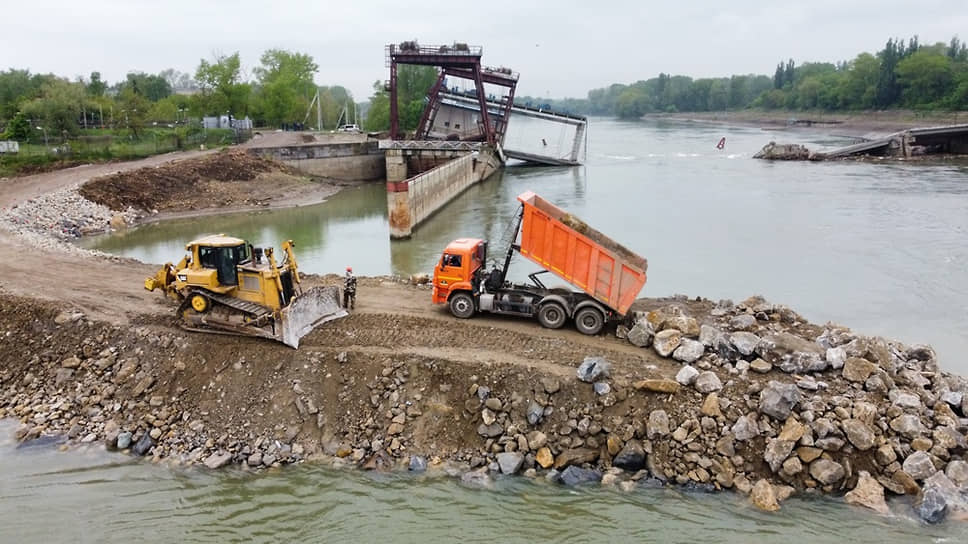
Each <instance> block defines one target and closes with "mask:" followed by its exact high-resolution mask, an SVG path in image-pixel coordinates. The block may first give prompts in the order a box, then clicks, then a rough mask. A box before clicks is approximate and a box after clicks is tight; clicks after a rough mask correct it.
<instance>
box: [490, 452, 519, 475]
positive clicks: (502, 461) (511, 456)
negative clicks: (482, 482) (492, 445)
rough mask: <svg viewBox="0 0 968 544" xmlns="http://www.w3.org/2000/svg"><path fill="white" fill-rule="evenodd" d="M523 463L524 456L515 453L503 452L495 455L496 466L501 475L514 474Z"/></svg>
mask: <svg viewBox="0 0 968 544" xmlns="http://www.w3.org/2000/svg"><path fill="white" fill-rule="evenodd" d="M522 463H524V455H522V454H521V453H520V452H517V451H505V452H501V453H499V454H497V464H498V466H499V467H500V468H501V473H502V474H515V473H516V472H517V471H518V470H519V469H520V468H521V464H522Z"/></svg>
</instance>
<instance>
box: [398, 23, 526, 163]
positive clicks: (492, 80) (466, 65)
mask: <svg viewBox="0 0 968 544" xmlns="http://www.w3.org/2000/svg"><path fill="white" fill-rule="evenodd" d="M482 52H483V48H482V47H480V46H468V45H467V44H463V43H455V44H453V45H434V46H421V45H419V44H417V42H415V41H409V42H402V43H400V44H390V45H387V46H386V56H387V61H388V64H389V68H390V85H389V87H390V139H391V140H397V139H400V137H401V135H400V117H399V112H398V110H397V64H415V65H418V66H435V67H437V68H439V73H438V76H437V81H436V82H435V83H434V86H433V87H432V88H431V89H430V90H429V92H428V99H429V101H428V103H427V107H426V108H424V112H423V115H422V116H421V117H420V123H419V125H418V126H417V130H416V133H415V139H418V140H420V139H425V138H426V137H427V134H428V133H429V132H430V128H431V125H433V119H434V116H435V115H436V113H437V110H438V109H439V108H440V102H441V96H440V95H441V91H446V89H443V85H444V80H445V78H446V77H447V76H453V77H456V78H462V79H468V80H471V81H473V82H474V87H475V89H476V94H477V101H478V107H479V109H480V115H481V129H482V132H483V136H484V139H485V141H486V142H487V143H488V144H491V145H494V144H495V143H503V140H504V134H505V133H506V132H507V125H508V121H509V120H510V118H511V107H512V105H513V103H514V90H515V87H516V86H517V81H518V75H517V74H516V73H513V72H512V71H511V70H508V69H507V68H487V67H483V68H482V67H481V54H482ZM484 83H488V84H491V85H499V86H502V87H506V88H507V89H508V94H507V95H506V96H504V97H502V99H501V103H502V104H501V105H502V109H501V115H500V118H499V119H497V120H495V122H494V123H492V121H491V117H490V115H489V114H488V109H487V95H486V93H485V91H484Z"/></svg>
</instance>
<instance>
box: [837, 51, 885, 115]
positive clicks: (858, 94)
mask: <svg viewBox="0 0 968 544" xmlns="http://www.w3.org/2000/svg"><path fill="white" fill-rule="evenodd" d="M880 68H881V66H880V61H879V60H877V57H875V56H874V55H871V54H870V53H861V54H860V55H857V58H855V59H854V60H852V61H851V62H850V63H849V64H848V66H847V73H846V77H845V78H844V81H843V85H842V90H841V96H842V97H843V103H842V105H843V107H845V108H847V109H870V108H873V107H874V98H875V93H876V92H877V78H878V73H879V72H880Z"/></svg>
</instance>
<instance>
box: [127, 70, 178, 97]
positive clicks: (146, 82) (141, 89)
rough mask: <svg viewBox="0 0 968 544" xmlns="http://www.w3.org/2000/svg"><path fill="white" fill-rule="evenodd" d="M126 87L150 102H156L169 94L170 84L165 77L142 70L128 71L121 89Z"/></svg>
mask: <svg viewBox="0 0 968 544" xmlns="http://www.w3.org/2000/svg"><path fill="white" fill-rule="evenodd" d="M126 87H127V88H131V90H132V91H134V92H135V93H137V94H140V95H141V96H143V97H145V98H147V99H148V100H150V101H152V102H157V101H159V100H161V99H162V98H165V97H167V96H170V95H171V85H169V84H168V81H166V80H165V78H163V77H161V76H159V75H151V74H146V73H144V72H129V73H128V76H127V78H126V80H125V82H124V83H123V84H122V85H121V88H122V90H123V89H124V88H126Z"/></svg>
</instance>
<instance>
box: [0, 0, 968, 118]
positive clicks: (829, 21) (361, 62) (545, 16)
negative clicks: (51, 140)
mask: <svg viewBox="0 0 968 544" xmlns="http://www.w3.org/2000/svg"><path fill="white" fill-rule="evenodd" d="M963 2H964V0H921V1H920V2H917V3H912V2H910V0H905V1H899V0H811V1H810V2H791V1H785V2H783V1H781V2H766V1H763V0H756V1H752V0H720V1H709V0H678V1H675V0H672V1H670V0H664V1H652V0H638V1H635V0H628V1H626V0H598V1H595V2H591V1H587V0H585V1H572V0H558V1H543V2H531V1H528V0H516V1H515V0H490V1H488V2H480V3H473V2H468V1H466V0H464V1H453V2H428V1H423V0H397V1H394V2H388V1H383V0H380V1H366V0H356V1H353V0H349V1H343V2H326V1H318V0H317V1H314V2H306V1H283V0H275V1H273V0H268V1H267V0H261V1H252V0H236V1H224V0H165V1H162V2H158V1H150V2H147V1H143V0H127V1H120V0H118V1H109V0H83V1H81V2H78V1H76V0H71V1H63V0H37V1H33V2H14V1H7V2H4V4H6V5H5V6H4V7H3V8H2V10H0V11H2V23H0V70H4V69H9V68H20V69H23V68H27V69H29V70H30V71H31V72H34V73H48V72H53V73H55V74H57V75H60V76H65V77H69V78H71V79H75V78H77V77H78V76H83V77H85V78H87V77H88V76H89V75H90V73H91V72H92V71H100V72H101V75H102V79H105V80H107V81H108V82H109V83H113V82H116V81H118V80H121V79H123V78H124V76H125V74H127V73H128V72H130V71H143V72H147V73H158V72H160V71H161V70H164V69H166V68H174V69H176V70H179V71H182V72H189V73H192V74H194V72H195V69H196V68H197V67H198V64H199V61H200V60H201V59H203V58H204V59H212V58H213V55H215V54H218V53H223V54H232V53H234V52H236V51H238V52H239V53H240V56H241V59H242V63H243V68H244V70H245V71H246V74H247V75H248V76H249V77H253V76H252V68H254V67H256V66H258V65H259V57H260V56H261V55H262V53H263V52H264V51H265V50H266V49H270V48H281V49H287V50H290V51H297V52H301V53H307V54H309V55H312V56H313V58H314V59H315V61H316V63H317V64H318V65H319V73H318V74H317V76H316V81H317V83H319V84H320V85H343V86H344V87H347V88H348V89H350V91H352V93H353V95H354V97H355V98H356V99H357V100H360V101H362V100H364V99H366V98H367V97H368V96H369V95H370V94H372V85H373V83H374V81H377V80H384V79H387V78H388V77H389V75H388V70H387V68H386V67H385V65H384V45H385V44H388V43H399V42H401V41H404V40H413V39H416V40H417V41H418V42H419V43H421V44H427V45H430V44H450V43H453V42H464V43H468V44H471V45H481V46H483V48H484V57H483V62H484V64H486V65H489V66H507V67H510V68H512V69H514V70H515V71H517V72H520V74H521V79H520V81H519V85H518V90H517V94H518V95H519V96H520V95H530V96H538V97H550V98H561V97H566V96H570V97H584V96H586V94H587V92H588V91H589V90H590V89H594V88H599V87H604V86H607V85H610V84H611V83H632V82H634V81H637V80H641V79H649V78H651V77H655V76H656V75H658V74H659V73H660V72H665V73H669V74H673V75H687V76H691V77H694V78H695V77H716V76H729V75H732V74H747V73H757V74H767V75H772V74H773V71H774V69H775V68H776V65H777V63H778V62H780V61H781V60H783V59H790V58H792V59H794V61H796V62H797V63H798V64H799V63H801V62H837V61H841V60H850V59H852V58H854V57H855V56H856V55H857V54H858V53H861V52H864V51H866V52H871V53H874V52H876V51H878V50H880V49H882V48H883V46H884V43H885V42H886V41H887V39H888V38H890V37H900V38H903V39H905V40H907V39H908V38H909V37H911V36H913V35H918V36H919V37H920V41H921V43H934V42H938V41H943V42H948V41H949V40H950V39H951V38H952V36H955V35H958V34H959V32H961V34H962V35H960V36H959V37H960V38H961V39H962V40H968V6H966V5H965V4H964V3H963Z"/></svg>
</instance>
